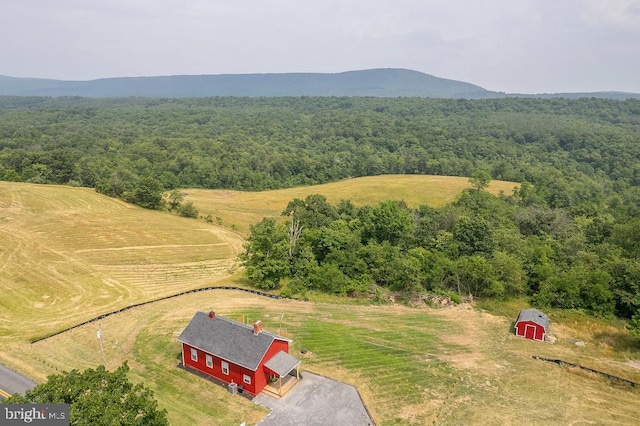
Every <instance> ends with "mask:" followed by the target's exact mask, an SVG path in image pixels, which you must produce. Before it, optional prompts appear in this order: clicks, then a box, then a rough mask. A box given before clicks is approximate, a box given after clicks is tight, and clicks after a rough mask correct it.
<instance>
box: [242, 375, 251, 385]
mask: <svg viewBox="0 0 640 426" xmlns="http://www.w3.org/2000/svg"><path fill="white" fill-rule="evenodd" d="M242 381H243V382H245V383H246V384H248V385H250V384H251V376H249V375H247V374H243V375H242Z"/></svg>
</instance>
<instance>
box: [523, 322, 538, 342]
mask: <svg viewBox="0 0 640 426" xmlns="http://www.w3.org/2000/svg"><path fill="white" fill-rule="evenodd" d="M524 337H526V338H527V339H533V340H535V339H536V327H535V326H533V325H531V324H525V325H524Z"/></svg>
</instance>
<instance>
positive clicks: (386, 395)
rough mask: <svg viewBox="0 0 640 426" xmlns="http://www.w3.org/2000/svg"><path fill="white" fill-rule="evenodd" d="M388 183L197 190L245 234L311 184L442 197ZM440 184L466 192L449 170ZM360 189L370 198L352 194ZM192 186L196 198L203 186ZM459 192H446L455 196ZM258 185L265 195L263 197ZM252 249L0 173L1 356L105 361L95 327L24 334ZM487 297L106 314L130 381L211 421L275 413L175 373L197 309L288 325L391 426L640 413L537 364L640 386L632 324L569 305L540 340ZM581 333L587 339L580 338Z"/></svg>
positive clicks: (151, 293) (222, 267) (208, 271)
mask: <svg viewBox="0 0 640 426" xmlns="http://www.w3.org/2000/svg"><path fill="white" fill-rule="evenodd" d="M407 178H411V179H415V178H416V177H413V176H409V177H407ZM424 178H425V179H428V178H429V177H424ZM388 179H392V180H393V181H394V182H397V181H398V180H399V179H402V178H398V177H390V178H388ZM384 180H385V178H382V177H377V178H366V179H363V180H360V179H354V180H350V181H347V182H345V183H344V184H343V185H340V184H332V185H323V186H321V187H312V188H300V189H294V190H284V191H272V192H266V193H260V194H249V193H233V194H231V193H228V192H218V191H214V192H213V193H212V194H213V195H212V196H211V197H206V196H205V195H206V192H200V191H195V192H197V193H199V194H201V195H200V196H201V197H202V199H203V200H214V199H216V197H220V194H223V195H224V194H226V196H227V197H228V198H230V199H232V200H233V202H232V203H231V202H230V203H228V204H224V203H223V202H222V201H221V199H220V198H217V199H216V200H217V201H211V204H210V205H211V206H215V208H217V209H218V211H220V213H221V214H228V216H225V218H226V217H228V218H229V219H228V220H227V219H225V218H223V223H224V224H227V225H230V224H236V226H237V227H238V228H239V229H240V230H243V229H246V228H245V225H243V223H246V224H248V223H251V217H254V216H247V217H246V218H244V219H242V220H240V218H238V216H237V214H236V213H234V209H240V208H241V207H242V206H244V209H246V210H250V211H252V212H254V213H253V215H255V217H258V219H257V220H259V218H261V217H262V215H264V214H266V213H265V212H269V211H271V212H273V214H274V215H277V214H278V213H279V212H280V211H281V210H282V209H283V208H284V206H285V205H286V203H287V202H288V201H289V200H290V199H291V198H293V197H304V196H306V194H309V193H318V192H319V193H323V194H325V195H326V196H327V198H329V199H330V200H331V201H335V200H337V199H340V198H350V199H352V200H354V202H356V203H358V204H364V203H372V202H377V201H379V200H382V199H387V198H394V199H397V198H403V199H405V200H406V201H407V202H408V203H409V204H412V205H415V204H420V203H425V204H428V203H430V202H431V203H432V201H429V200H427V199H426V196H427V194H433V193H434V192H435V189H434V188H432V187H429V185H428V183H425V181H422V182H421V181H419V180H418V181H416V180H412V181H411V182H410V183H409V182H405V184H404V185H403V186H402V188H404V187H407V186H408V187H409V188H415V187H423V188H424V191H423V192H418V191H410V192H406V193H404V194H402V193H401V190H402V188H395V189H393V190H391V191H390V192H385V191H386V190H387V189H386V188H387V186H386V185H384ZM363 185H365V186H366V185H373V187H378V188H385V189H384V190H381V189H379V190H377V191H378V192H376V190H375V189H371V188H372V186H369V187H368V188H365V187H363ZM511 185H512V184H511ZM435 186H436V187H437V188H443V187H448V188H455V185H454V182H450V181H447V185H443V184H442V182H441V181H440V182H437V183H436V185H435ZM463 186H464V184H463ZM327 187H328V188H329V189H327ZM345 187H346V188H345ZM319 188H320V189H321V190H318V189H319ZM349 190H351V191H354V192H353V194H358V195H360V196H362V197H363V198H361V199H355V198H354V197H353V196H350V195H349ZM507 190H508V189H507ZM188 192H189V194H190V197H192V196H193V194H194V191H188ZM451 192H452V194H448V195H446V196H447V197H453V196H455V191H454V190H452V191H451ZM505 192H506V191H505ZM389 194H391V195H389ZM421 194H424V196H425V198H420V197H421V196H422V195H421ZM261 195H262V196H264V199H265V200H267V201H264V202H263V204H261V203H260V196H261ZM442 196H443V197H444V196H445V195H442ZM243 197H244V198H243ZM198 203H199V202H196V205H198ZM233 203H236V204H235V205H234V204H233ZM198 207H199V208H200V209H201V211H204V209H203V208H202V207H201V206H200V205H198ZM212 212H213V210H212ZM223 212H228V213H223ZM221 217H222V216H221ZM232 219H234V220H237V222H233V221H232ZM240 245H241V239H239V238H238V236H237V235H235V234H234V233H231V232H228V231H226V230H224V229H221V228H219V227H215V226H213V225H210V224H206V223H205V222H203V221H196V220H186V219H181V218H177V217H175V216H171V215H168V214H166V213H160V212H150V211H145V210H142V209H138V208H135V207H132V206H129V205H126V204H123V203H119V202H116V201H114V200H112V199H109V198H105V197H102V196H100V195H98V194H95V193H94V192H92V191H89V190H84V189H74V188H65V187H55V186H35V185H26V184H13V183H2V182H0V269H1V271H2V274H1V275H0V290H1V291H2V294H3V297H2V298H1V299H0V305H2V306H1V307H2V310H1V311H0V361H2V362H3V363H5V364H7V365H10V366H12V367H14V368H17V369H19V370H21V371H23V372H25V373H27V374H28V375H30V376H31V377H33V378H35V379H36V380H44V378H45V377H46V375H48V374H51V373H53V372H57V371H61V370H69V369H72V368H85V367H90V366H91V367H94V366H96V365H97V364H99V363H100V362H101V361H100V360H101V357H100V350H99V346H98V342H97V340H96V337H95V336H96V334H95V333H96V331H97V325H96V324H91V325H87V326H84V327H81V328H79V329H75V330H73V331H71V332H69V333H67V334H63V335H59V336H56V337H54V338H51V339H49V340H45V341H43V342H40V343H37V344H33V345H31V344H29V343H28V342H27V339H28V338H30V337H34V336H38V335H42V334H45V333H48V332H51V331H55V330H56V329H58V328H60V327H62V326H64V325H70V324H75V323H78V322H81V321H84V320H86V319H88V318H89V317H92V316H95V315H96V314H98V313H102V312H105V311H108V310H112V309H115V308H118V307H121V306H124V305H125V304H129V303H133V302H138V301H141V300H146V299H147V298H150V297H156V296H159V295H163V294H168V293H173V292H177V291H180V290H183V289H187V288H193V287H197V286H201V285H206V284H214V283H216V282H221V283H222V282H224V283H227V284H229V283H232V284H237V283H238V282H240V278H239V277H238V275H230V273H231V271H232V270H233V268H234V266H233V262H234V255H235V252H236V251H237V250H238V249H239V247H240ZM5 295H7V297H4V296H5ZM484 307H485V308H487V309H489V310H491V312H495V313H497V314H499V315H497V316H496V315H490V314H487V313H485V312H481V311H478V310H474V309H471V308H469V307H456V308H445V309H428V308H424V307H423V308H421V309H416V308H413V309H412V308H407V307H399V306H383V307H371V306H348V307H347V306H345V305H341V304H336V303H310V302H297V301H286V300H284V301H274V300H270V299H264V298H259V297H255V296H251V295H246V294H240V293H237V292H227V291H211V292H206V293H198V294H194V295H188V296H184V297H182V298H180V299H172V300H169V301H164V302H159V303H157V304H153V305H148V306H144V307H141V308H137V309H134V310H131V311H127V312H125V313H122V314H118V315H116V316H113V317H109V318H107V319H104V320H102V321H101V323H100V325H101V328H102V330H103V336H104V342H105V356H106V360H107V367H108V368H114V367H116V366H117V365H119V363H120V362H121V361H123V360H125V359H129V360H130V365H131V366H132V375H133V377H134V378H135V379H136V380H142V381H144V382H146V383H147V384H148V385H149V386H150V387H152V388H153V389H154V390H155V392H156V396H157V398H158V400H159V402H160V404H161V406H163V407H165V408H167V409H168V410H169V416H170V419H171V420H172V422H173V423H174V424H203V423H208V422H210V421H211V419H214V421H215V423H216V424H239V423H240V422H242V421H247V422H248V423H249V424H254V423H256V422H257V421H259V419H260V418H261V417H262V416H263V415H264V413H265V411H264V409H262V408H261V407H257V406H255V405H253V404H251V403H250V402H249V401H247V400H245V399H243V398H238V397H231V396H229V395H228V394H227V392H226V391H225V390H224V389H222V388H220V387H217V386H212V385H211V384H209V383H208V382H205V381H204V380H202V379H199V378H196V377H195V376H193V375H191V374H188V373H186V372H184V371H182V370H180V369H177V368H175V365H176V364H177V362H178V356H179V345H178V344H177V342H176V337H177V335H178V334H179V333H180V331H181V330H182V328H183V327H184V325H185V324H186V323H187V322H188V320H189V319H190V318H191V316H192V315H193V313H194V312H195V311H196V310H204V311H206V310H209V309H214V310H216V311H217V312H219V313H220V314H222V315H227V316H229V317H231V318H236V319H240V318H245V319H246V320H247V321H253V320H256V319H262V320H263V322H264V323H265V326H266V328H267V329H269V330H272V331H276V332H278V331H280V332H282V333H286V334H287V335H288V336H289V337H291V338H292V339H293V340H294V351H295V352H296V353H298V354H299V350H300V349H302V348H305V349H308V350H309V353H308V354H307V355H306V356H305V357H304V358H303V361H304V363H303V366H304V368H306V369H309V370H312V371H316V372H319V373H321V374H325V375H328V376H331V377H335V378H338V379H340V380H344V381H346V382H349V383H352V384H354V385H355V386H357V387H358V389H359V391H360V393H361V394H362V396H363V398H364V400H365V401H366V403H367V405H368V407H369V409H370V410H371V411H372V415H373V416H374V418H375V419H376V421H378V422H379V423H381V424H394V423H396V424H407V423H413V424H425V423H431V422H436V423H438V424H468V423H475V424H479V423H482V424H485V423H486V424H516V423H517V424H534V423H540V422H543V423H545V424H566V423H570V422H572V421H576V422H578V423H590V422H593V421H595V422H597V423H601V424H634V422H635V420H636V418H637V412H636V403H637V398H638V395H639V394H638V392H637V391H630V390H627V389H624V388H618V387H614V386H612V385H610V384H608V383H606V382H604V381H602V380H600V379H594V378H592V377H587V376H584V375H582V374H576V373H574V372H571V371H568V370H565V369H562V368H560V367H558V366H555V365H552V364H546V363H542V362H540V361H535V360H532V359H531V355H542V356H547V357H552V358H562V359H566V360H568V361H573V362H576V361H577V362H580V363H582V364H584V365H587V366H590V367H592V368H597V369H601V370H603V371H608V372H611V373H613V374H618V375H620V376H623V377H627V378H629V379H632V380H636V381H640V370H637V369H635V368H632V367H631V366H629V365H627V364H625V362H624V361H626V360H627V359H629V358H631V359H633V358H634V357H635V358H636V359H637V358H638V352H637V346H634V345H632V344H629V341H630V340H629V337H628V334H626V333H625V332H624V331H622V330H621V329H620V328H618V327H615V326H614V325H611V324H609V323H605V322H598V321H594V320H589V321H585V319H584V318H582V317H579V316H576V315H573V314H566V313H561V312H558V313H552V315H551V320H552V331H553V332H554V333H555V334H556V335H557V336H558V337H559V340H558V343H557V344H555V345H548V344H540V343H535V342H531V341H526V340H523V339H518V338H515V337H514V336H513V335H512V334H509V332H508V330H509V326H510V323H511V321H512V320H513V318H515V315H516V314H517V311H518V310H519V309H520V308H521V307H522V302H519V301H516V302H514V303H512V304H504V303H503V304H498V305H491V304H488V305H485V306H484ZM391 324H393V326H392V327H391V326H390V325H391ZM279 329H281V330H279ZM578 338H579V339H582V340H584V341H586V342H587V346H586V348H581V347H578V346H576V345H575V344H573V340H575V339H578ZM193 395H195V396H196V397H195V398H194V397H193Z"/></svg>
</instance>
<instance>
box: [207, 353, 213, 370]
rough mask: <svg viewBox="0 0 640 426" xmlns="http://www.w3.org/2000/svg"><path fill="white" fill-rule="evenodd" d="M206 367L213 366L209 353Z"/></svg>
mask: <svg viewBox="0 0 640 426" xmlns="http://www.w3.org/2000/svg"><path fill="white" fill-rule="evenodd" d="M206 360H207V367H209V368H213V357H212V356H211V355H207V358H206Z"/></svg>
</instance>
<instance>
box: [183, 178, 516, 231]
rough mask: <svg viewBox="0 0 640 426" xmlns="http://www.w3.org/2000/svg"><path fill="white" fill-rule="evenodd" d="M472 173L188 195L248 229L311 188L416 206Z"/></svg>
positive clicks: (437, 202)
mask: <svg viewBox="0 0 640 426" xmlns="http://www.w3.org/2000/svg"><path fill="white" fill-rule="evenodd" d="M516 186H517V184H516V183H513V182H504V181H492V182H491V183H490V185H489V187H488V188H487V190H488V191H489V192H491V193H492V194H494V195H498V194H499V193H500V191H503V192H504V193H505V194H511V193H512V192H513V189H514V188H515V187H516ZM470 187H471V185H470V184H469V179H468V178H463V177H452V176H424V175H384V176H368V177H362V178H355V179H347V180H343V181H340V182H334V183H327V184H324V185H314V186H305V187H300V188H290V189H281V190H276V191H265V192H239V191H227V190H215V191H212V190H208V189H186V190H184V192H185V193H186V194H187V197H186V200H187V201H192V202H193V203H194V205H195V206H196V207H197V208H198V210H199V211H200V214H201V215H204V216H207V215H209V214H210V215H211V216H212V218H214V219H215V218H216V217H218V218H220V219H221V220H222V224H223V225H225V226H233V227H235V228H236V229H238V230H239V231H241V232H243V233H247V232H248V230H249V225H251V224H253V223H257V222H260V220H262V218H263V217H265V216H271V217H278V216H280V214H281V213H282V211H283V210H284V209H285V207H286V206H287V204H288V203H289V201H291V200H293V199H294V198H301V199H304V198H305V197H306V196H307V195H310V194H321V195H324V196H325V197H326V198H327V200H328V201H329V202H330V203H333V204H336V203H338V202H339V201H340V200H351V201H352V202H353V203H354V204H355V205H358V206H362V205H372V204H377V203H379V202H380V201H383V200H404V201H405V202H406V203H407V204H408V205H409V206H411V207H418V206H419V205H421V204H426V205H429V206H432V207H442V206H444V205H445V204H448V203H450V202H452V201H453V200H454V199H455V197H456V196H457V195H458V194H459V193H460V192H461V191H462V190H463V189H467V188H470Z"/></svg>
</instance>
